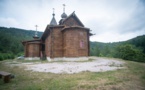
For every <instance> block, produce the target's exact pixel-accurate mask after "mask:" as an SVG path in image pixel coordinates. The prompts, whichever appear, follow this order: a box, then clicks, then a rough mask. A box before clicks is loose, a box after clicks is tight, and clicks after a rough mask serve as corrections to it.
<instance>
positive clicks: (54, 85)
mask: <svg viewBox="0 0 145 90" xmlns="http://www.w3.org/2000/svg"><path fill="white" fill-rule="evenodd" d="M44 63H46V62H44ZM124 66H126V69H121V70H116V71H107V72H97V73H93V72H81V73H78V74H72V75H69V74H52V73H42V72H32V71H25V70H24V67H18V66H15V67H9V66H6V65H5V64H4V62H0V70H2V71H7V72H10V73H13V74H14V75H15V78H14V79H12V80H11V82H10V83H7V84H4V83H3V81H2V80H1V79H0V90H145V64H144V63H137V62H131V61H126V65H124Z"/></svg>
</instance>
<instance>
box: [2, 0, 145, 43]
mask: <svg viewBox="0 0 145 90" xmlns="http://www.w3.org/2000/svg"><path fill="white" fill-rule="evenodd" d="M63 4H65V5H66V7H65V13H66V14H67V15H70V14H71V13H72V12H74V11H75V14H76V15H77V16H78V18H79V19H80V20H81V22H82V23H83V24H84V25H85V27H87V28H90V30H91V33H93V34H94V35H93V36H91V37H90V40H91V41H98V42H119V41H125V40H128V39H131V38H134V37H136V36H139V35H144V34H145V0H0V26H4V27H15V28H21V29H27V30H35V29H36V28H35V25H38V31H42V32H44V30H45V28H46V26H47V25H48V24H49V23H50V21H51V19H52V13H53V10H52V9H53V8H55V11H54V12H55V19H56V21H57V23H58V22H59V20H60V19H61V14H62V13H63Z"/></svg>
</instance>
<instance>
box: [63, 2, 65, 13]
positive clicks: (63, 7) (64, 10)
mask: <svg viewBox="0 0 145 90" xmlns="http://www.w3.org/2000/svg"><path fill="white" fill-rule="evenodd" d="M63 13H65V4H63Z"/></svg>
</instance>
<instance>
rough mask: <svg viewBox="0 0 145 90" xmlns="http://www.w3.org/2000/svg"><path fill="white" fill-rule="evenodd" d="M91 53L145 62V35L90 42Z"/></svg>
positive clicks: (92, 54)
mask: <svg viewBox="0 0 145 90" xmlns="http://www.w3.org/2000/svg"><path fill="white" fill-rule="evenodd" d="M90 55H91V56H99V57H114V58H121V59H125V60H131V61H137V62H145V35H142V36H138V37H135V38H133V39H130V40H127V41H123V42H114V43H101V42H90Z"/></svg>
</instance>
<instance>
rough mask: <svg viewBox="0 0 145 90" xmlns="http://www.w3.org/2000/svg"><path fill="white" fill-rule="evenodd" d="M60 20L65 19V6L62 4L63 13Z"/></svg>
mask: <svg viewBox="0 0 145 90" xmlns="http://www.w3.org/2000/svg"><path fill="white" fill-rule="evenodd" d="M61 18H62V19H65V18H67V15H66V13H65V4H63V13H62V15H61Z"/></svg>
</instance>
